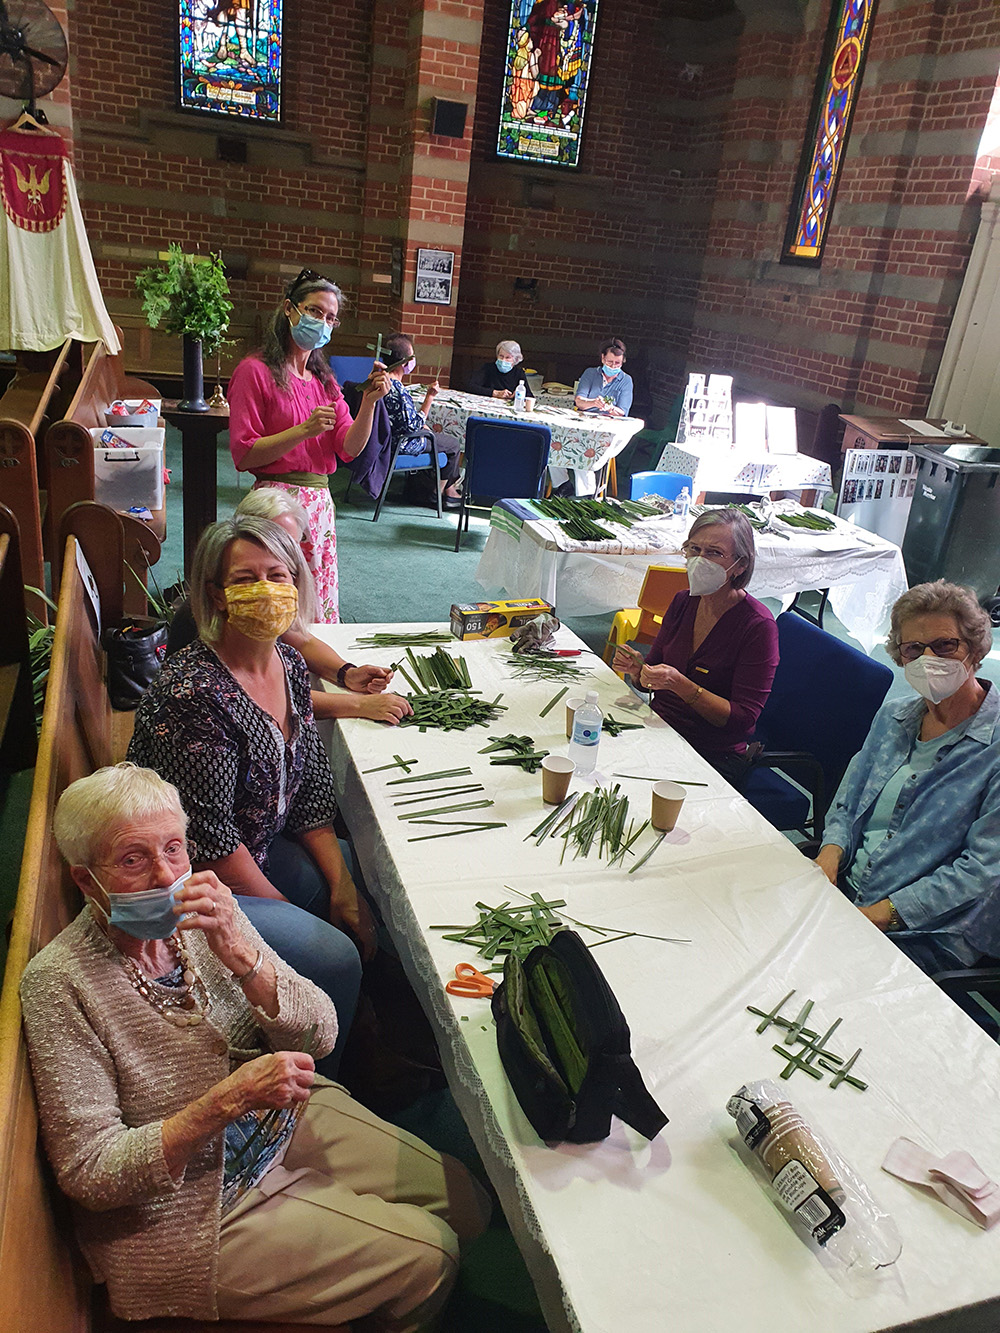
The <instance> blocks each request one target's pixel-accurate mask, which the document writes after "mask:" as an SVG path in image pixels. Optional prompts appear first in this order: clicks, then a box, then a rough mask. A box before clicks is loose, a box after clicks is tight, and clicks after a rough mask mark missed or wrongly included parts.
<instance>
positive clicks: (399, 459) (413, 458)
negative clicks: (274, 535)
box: [341, 380, 448, 523]
mask: <svg viewBox="0 0 1000 1333" xmlns="http://www.w3.org/2000/svg"><path fill="white" fill-rule="evenodd" d="M341 388H342V389H343V391H344V399H345V401H346V403H347V406H348V407H349V408H350V409H351V416H352V417H356V416H357V415H358V409H359V407H360V406H361V385H360V384H354V383H352V381H351V380H347V381H345V382H344V384H342V385H341ZM375 411H376V413H385V411H386V408H385V404H384V403H378V404H377V405H376V407H375ZM388 422H389V418H388V415H386V416H385V423H386V429H387V430H388V429H389V425H388ZM423 434H424V435H425V436H426V437H427V443H428V444H430V442H431V440H432V439H433V438H434V432H433V431H431V430H425V431H424V432H423ZM402 443H403V441H402V440H397V441H396V443H395V444H394V445H393V446H392V453H391V455H390V457H389V470H388V471H387V472H386V474H385V481H384V482H383V483H382V489H381V490H380V491H379V493H378V498H377V500H376V501H375V512H374V514H372V522H373V523H377V522H378V516H379V514H381V512H382V506H383V504H385V497H386V496H387V495H388V494H389V484H390V482H391V481H392V479H393V477H394V476H395V475H396V473H397V472H423V471H426V470H427V469H428V468H433V469H434V495H435V499H436V500H437V516H438V518H442V517H443V514H444V511H443V510H442V508H441V469H442V468H443V467H445V466H446V465H447V463H448V455H447V454H445V453H442V452H441V451H440V450H438V449H436V450H435V451H434V453H433V454H432V453H431V452H430V449H428V451H427V452H426V453H424V454H401V453H400V452H399V450H400V448H401V446H402ZM351 484H352V483H351V482H350V481H349V482H348V483H347V490H346V491H345V492H344V499H345V500H346V499H347V497H348V495H350V493H351Z"/></svg>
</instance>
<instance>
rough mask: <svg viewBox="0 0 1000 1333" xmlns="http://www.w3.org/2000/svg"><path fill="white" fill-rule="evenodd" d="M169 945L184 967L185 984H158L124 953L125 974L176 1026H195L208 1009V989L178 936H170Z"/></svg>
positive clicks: (157, 1010) (154, 1006) (149, 1001)
mask: <svg viewBox="0 0 1000 1333" xmlns="http://www.w3.org/2000/svg"><path fill="white" fill-rule="evenodd" d="M167 943H168V944H169V945H170V947H171V949H172V950H173V952H174V955H175V957H176V958H177V961H178V963H179V964H180V966H181V969H182V973H181V975H182V980H183V985H182V986H178V987H176V988H171V987H167V986H158V985H157V983H156V982H155V981H153V980H152V979H151V978H150V977H147V976H146V974H145V972H143V970H142V969H141V968H140V967H139V965H138V963H136V962H135V961H134V959H132V958H130V957H129V956H128V954H124V953H123V954H122V955H121V960H122V963H123V964H124V967H125V975H126V976H127V977H128V979H129V981H130V982H131V983H132V986H133V987H134V989H135V990H136V991H138V993H139V994H140V995H141V996H142V998H143V999H144V1000H145V1001H146V1002H147V1003H148V1004H151V1005H152V1006H153V1008H154V1009H155V1010H156V1012H157V1013H158V1014H161V1015H162V1016H163V1017H164V1018H165V1019H167V1021H168V1022H170V1023H173V1024H174V1026H175V1027H194V1026H195V1025H196V1024H197V1023H200V1022H201V1020H202V1019H203V1018H204V1016H205V1011H206V1010H207V1009H208V991H207V990H206V988H205V983H204V982H203V981H202V979H201V977H200V976H199V975H198V972H197V969H196V968H195V965H194V963H193V962H192V961H191V958H190V956H189V954H188V951H187V949H186V948H185V947H184V945H183V944H182V943H181V941H180V938H179V937H178V936H177V935H170V936H168V939H167Z"/></svg>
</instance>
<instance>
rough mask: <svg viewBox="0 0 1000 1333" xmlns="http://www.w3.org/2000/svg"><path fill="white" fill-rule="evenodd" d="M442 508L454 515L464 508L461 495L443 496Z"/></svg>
mask: <svg viewBox="0 0 1000 1333" xmlns="http://www.w3.org/2000/svg"><path fill="white" fill-rule="evenodd" d="M441 508H442V509H447V510H448V512H449V513H451V514H453V513H454V512H455V511H456V510H457V509H461V508H462V497H461V496H460V495H442V496H441Z"/></svg>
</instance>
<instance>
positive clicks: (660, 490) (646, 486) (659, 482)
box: [630, 472, 694, 500]
mask: <svg viewBox="0 0 1000 1333" xmlns="http://www.w3.org/2000/svg"><path fill="white" fill-rule="evenodd" d="M685 486H686V487H687V488H688V495H693V494H694V478H693V477H685V475H684V473H683V472H633V473H632V490H631V492H630V496H631V498H632V499H633V500H641V499H642V497H643V496H644V495H662V496H663V497H664V499H667V500H676V499H677V497H678V495H680V493H681V491H682V490H683V489H684V487H685Z"/></svg>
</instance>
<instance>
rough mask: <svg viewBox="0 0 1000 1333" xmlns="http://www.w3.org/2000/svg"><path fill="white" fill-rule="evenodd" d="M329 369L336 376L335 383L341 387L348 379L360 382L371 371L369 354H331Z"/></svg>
mask: <svg viewBox="0 0 1000 1333" xmlns="http://www.w3.org/2000/svg"><path fill="white" fill-rule="evenodd" d="M330 369H331V370H332V371H333V373H334V375H336V377H337V383H338V384H339V385H340V387H341V388H343V387H344V385H345V384H346V383H347V381H348V380H353V381H355V382H356V383H360V382H361V381H362V380H366V379H367V378H368V376H369V375H370V374H371V373H372V358H371V357H370V356H331V357H330Z"/></svg>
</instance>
